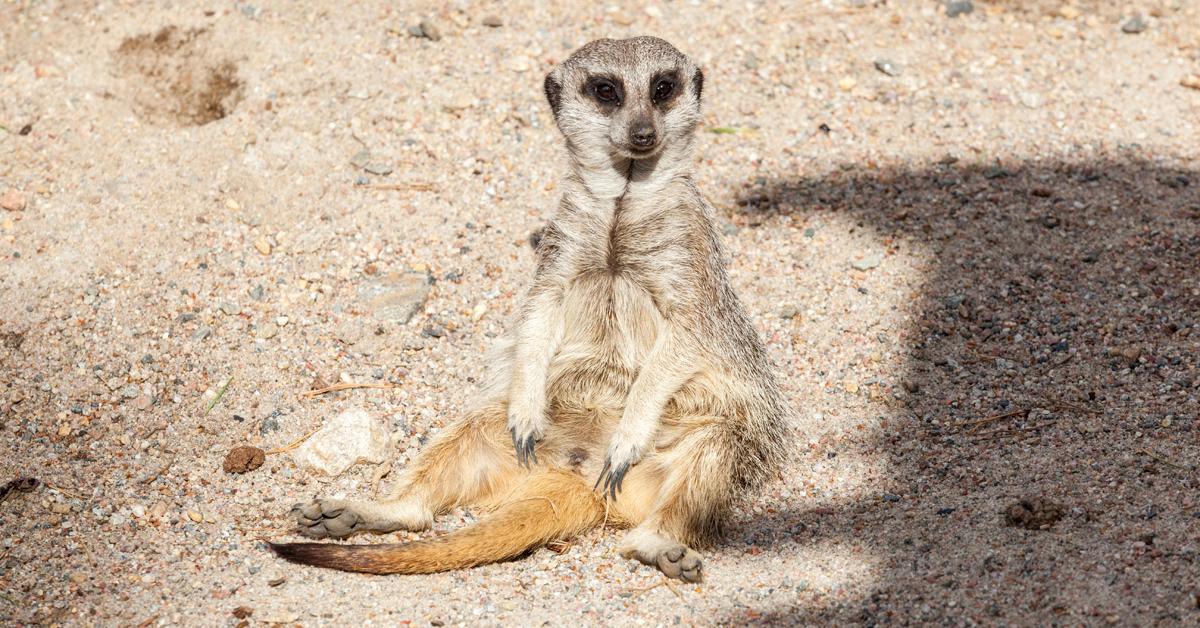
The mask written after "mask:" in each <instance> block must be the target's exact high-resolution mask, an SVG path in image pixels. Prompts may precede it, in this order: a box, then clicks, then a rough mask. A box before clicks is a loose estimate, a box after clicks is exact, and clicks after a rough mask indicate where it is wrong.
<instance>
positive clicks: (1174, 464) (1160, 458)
mask: <svg viewBox="0 0 1200 628" xmlns="http://www.w3.org/2000/svg"><path fill="white" fill-rule="evenodd" d="M1134 453H1138V454H1145V455H1147V456H1150V457H1151V458H1153V459H1155V460H1157V461H1159V462H1161V463H1163V464H1165V465H1167V466H1168V467H1174V468H1176V469H1180V470H1183V471H1191V470H1192V468H1191V467H1188V466H1185V465H1182V464H1179V463H1177V462H1172V461H1171V460H1169V459H1168V458H1166V457H1164V456H1160V455H1159V454H1156V453H1154V452H1153V451H1150V450H1149V449H1139V450H1137V451H1135V452H1134Z"/></svg>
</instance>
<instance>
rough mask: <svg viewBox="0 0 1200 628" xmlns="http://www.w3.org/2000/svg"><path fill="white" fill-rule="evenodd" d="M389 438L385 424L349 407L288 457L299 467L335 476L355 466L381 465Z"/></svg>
mask: <svg viewBox="0 0 1200 628" xmlns="http://www.w3.org/2000/svg"><path fill="white" fill-rule="evenodd" d="M390 438H391V436H390V434H389V433H388V428H387V424H385V423H384V422H383V421H382V420H381V419H378V418H376V417H372V416H371V415H370V414H369V413H368V412H367V411H366V410H362V409H360V408H352V409H350V410H346V411H345V412H342V413H341V414H339V415H337V416H336V417H334V418H333V419H332V420H331V421H329V422H328V423H326V424H325V426H324V427H322V428H321V429H320V430H319V431H317V433H316V434H313V435H312V436H311V437H310V438H309V439H308V440H306V441H304V444H302V445H300V446H299V447H297V448H296V451H295V452H294V453H293V454H292V458H293V460H295V461H296V464H297V465H298V466H300V467H303V468H305V469H308V470H310V471H317V472H319V473H324V474H326V475H330V476H337V475H341V474H342V473H344V472H345V471H346V469H349V468H350V467H352V466H354V465H356V464H359V463H364V462H365V463H371V464H379V463H381V462H383V461H384V460H385V459H386V457H387V448H388V442H389V441H390Z"/></svg>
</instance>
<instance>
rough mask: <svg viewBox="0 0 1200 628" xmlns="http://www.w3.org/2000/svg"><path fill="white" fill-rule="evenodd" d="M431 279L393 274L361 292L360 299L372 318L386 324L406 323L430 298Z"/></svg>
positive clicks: (412, 274) (359, 292)
mask: <svg viewBox="0 0 1200 628" xmlns="http://www.w3.org/2000/svg"><path fill="white" fill-rule="evenodd" d="M429 290H430V286H429V276H428V275H425V274H423V273H392V274H390V275H387V276H385V277H382V278H380V279H379V280H377V281H373V282H371V283H369V284H367V285H365V286H363V287H362V288H359V290H358V298H359V300H360V301H362V302H363V303H364V304H365V305H366V307H367V309H368V310H370V311H371V315H372V316H374V317H375V318H376V319H377V320H380V321H383V322H385V323H400V324H404V323H407V322H408V321H409V320H410V319H412V317H413V316H414V315H415V314H416V313H417V311H419V310H420V309H421V306H422V305H424V304H425V299H426V297H428V296H429Z"/></svg>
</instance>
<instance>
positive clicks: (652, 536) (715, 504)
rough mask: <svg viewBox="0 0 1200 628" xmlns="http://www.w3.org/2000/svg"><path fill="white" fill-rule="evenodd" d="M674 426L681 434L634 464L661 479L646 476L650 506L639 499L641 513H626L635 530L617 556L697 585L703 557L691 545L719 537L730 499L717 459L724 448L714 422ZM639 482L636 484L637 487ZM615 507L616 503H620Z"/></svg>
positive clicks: (685, 421) (702, 420) (699, 419)
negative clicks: (658, 472) (652, 491)
mask: <svg viewBox="0 0 1200 628" xmlns="http://www.w3.org/2000/svg"><path fill="white" fill-rule="evenodd" d="M673 423H674V425H675V426H677V428H678V429H680V430H682V433H681V434H678V435H676V436H675V438H673V439H672V440H673V442H672V444H671V445H670V446H669V447H666V448H665V449H659V450H657V451H656V452H655V453H654V454H653V455H652V456H650V457H649V458H647V459H646V460H645V461H643V462H642V463H641V464H640V465H639V467H643V468H656V469H661V470H663V472H664V473H663V475H662V476H661V477H660V478H655V477H654V476H652V475H647V476H646V477H647V479H651V482H652V486H653V488H655V489H656V491H655V494H654V495H653V497H652V498H650V501H649V502H645V501H643V503H648V507H647V508H646V509H645V510H644V511H642V512H640V513H637V512H630V515H631V516H630V519H631V520H632V522H633V523H636V526H635V527H634V528H633V529H632V530H630V531H629V532H628V533H627V535H626V537H625V539H624V541H623V542H622V544H621V547H620V552H621V555H622V556H625V557H626V558H633V559H636V560H638V561H640V562H642V563H644V564H646V565H650V566H652V567H657V568H658V569H659V570H660V571H662V572H663V574H664V575H666V576H668V577H671V578H678V579H680V580H683V581H685V582H700V580H701V579H702V578H703V559H702V557H701V556H700V553H699V552H697V551H696V550H695V549H693V547H691V546H700V545H707V544H708V543H710V542H711V541H712V540H713V539H714V538H716V536H717V535H718V533H719V521H720V520H721V518H722V516H723V515H724V514H725V509H726V508H727V507H728V504H729V502H730V500H731V497H732V491H731V487H730V484H729V476H728V474H727V471H726V465H725V464H724V461H723V460H722V457H723V456H725V455H727V453H726V452H727V451H728V447H729V446H728V443H726V442H724V439H725V436H724V433H723V431H722V429H721V428H720V427H719V426H718V424H719V421H718V420H714V419H713V418H712V417H685V418H681V419H676V420H674V421H673ZM637 470H638V469H637V467H635V471H637ZM636 475H638V476H640V474H636ZM634 476H635V474H631V479H635V477H634ZM640 479H641V478H640V477H637V478H636V479H635V483H636V484H641V482H640V481H637V480H640ZM641 488H642V489H643V490H644V489H646V488H651V487H641ZM641 499H642V500H645V499H646V497H645V496H643V497H642V498H641ZM617 503H618V505H621V501H620V499H618V502H617ZM629 508H630V507H629V506H625V509H629Z"/></svg>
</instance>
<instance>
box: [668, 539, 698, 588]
mask: <svg viewBox="0 0 1200 628" xmlns="http://www.w3.org/2000/svg"><path fill="white" fill-rule="evenodd" d="M657 564H658V569H659V571H661V572H663V575H665V576H667V577H668V578H675V579H678V580H683V581H684V582H700V581H701V580H702V579H703V573H702V570H703V561H702V560H701V559H700V554H699V553H697V552H694V551H692V550H690V549H688V548H686V547H684V546H683V545H676V546H675V547H671V548H668V549H666V550H663V552H662V553H660V554H659V555H658V561H657Z"/></svg>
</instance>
